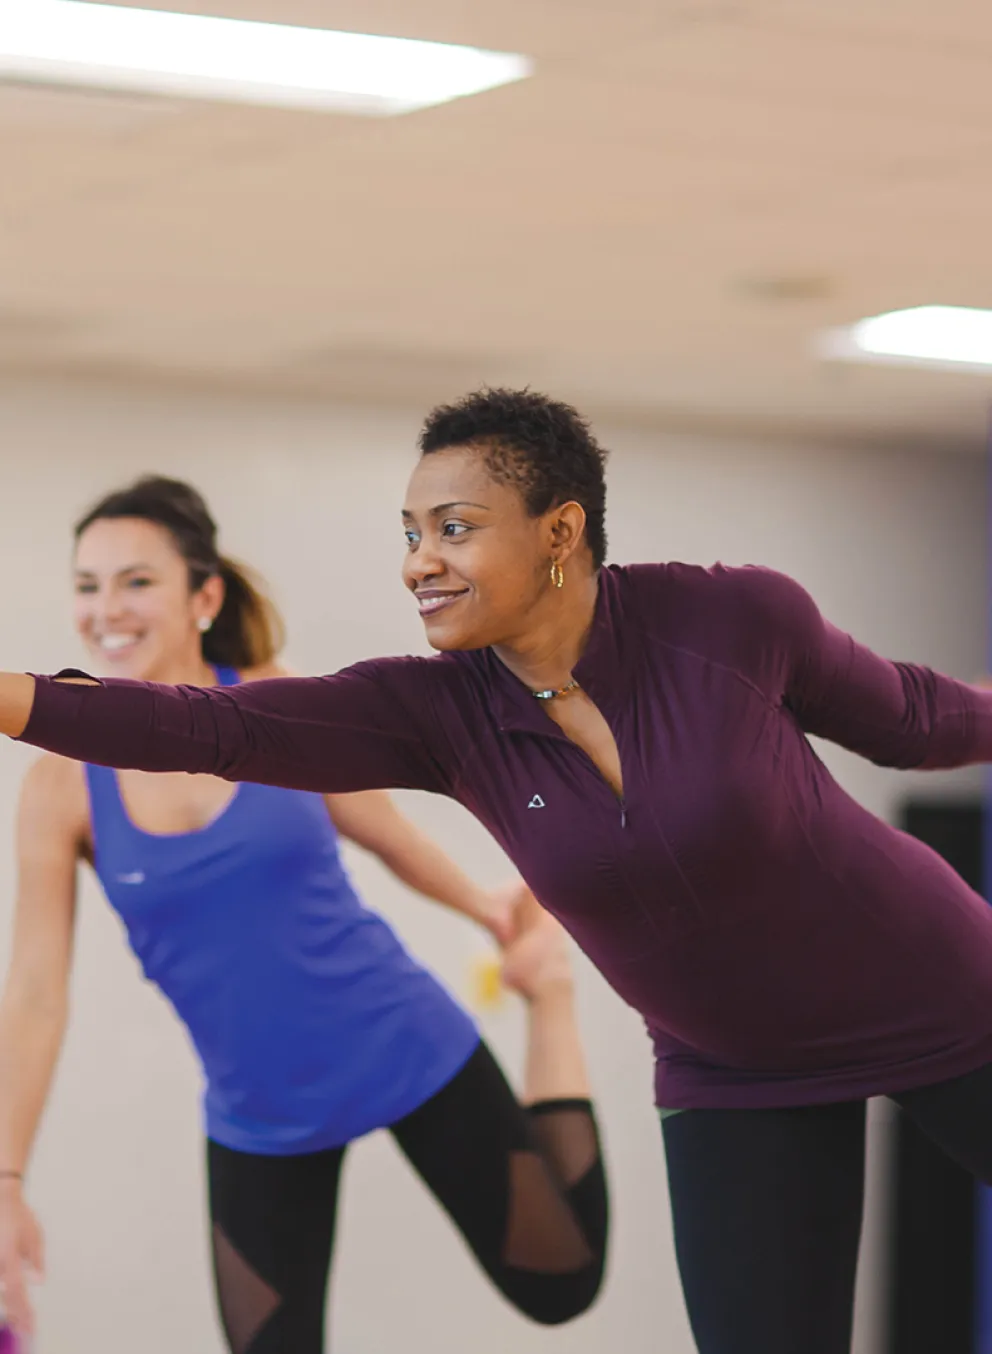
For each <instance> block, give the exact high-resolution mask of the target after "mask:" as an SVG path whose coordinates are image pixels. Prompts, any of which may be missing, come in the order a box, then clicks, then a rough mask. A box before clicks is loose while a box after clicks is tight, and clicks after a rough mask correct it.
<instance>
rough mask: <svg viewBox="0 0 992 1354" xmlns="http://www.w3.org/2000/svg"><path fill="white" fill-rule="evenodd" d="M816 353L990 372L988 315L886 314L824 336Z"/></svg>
mask: <svg viewBox="0 0 992 1354" xmlns="http://www.w3.org/2000/svg"><path fill="white" fill-rule="evenodd" d="M820 350H821V352H822V353H823V354H824V355H825V356H828V357H838V358H844V359H847V360H848V361H860V362H888V363H911V364H916V365H926V366H938V367H967V368H971V369H973V370H979V369H983V368H987V367H992V310H973V309H971V308H970V307H968V306H914V307H912V309H910V310H891V311H888V312H887V313H886V314H884V315H872V316H870V317H869V318H868V319H865V320H859V321H858V322H857V324H852V325H850V326H849V328H847V329H838V330H833V331H832V332H830V333H828V334H826V335H825V336H824V338H823V340H822V342H821V344H820Z"/></svg>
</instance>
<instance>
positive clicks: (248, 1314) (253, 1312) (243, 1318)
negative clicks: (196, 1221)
mask: <svg viewBox="0 0 992 1354" xmlns="http://www.w3.org/2000/svg"><path fill="white" fill-rule="evenodd" d="M213 1240H214V1268H215V1271H216V1275H217V1293H218V1297H219V1300H220V1310H221V1317H222V1319H223V1322H224V1332H225V1334H226V1335H227V1340H228V1344H229V1345H230V1346H231V1350H232V1351H233V1354H248V1350H249V1348H250V1346H251V1344H252V1341H253V1340H254V1339H255V1337H256V1336H257V1335H258V1333H259V1331H261V1329H262V1327H263V1326H264V1325H265V1324H266V1322H268V1321H270V1320H271V1319H272V1317H273V1315H274V1314H275V1313H276V1311H277V1310H278V1309H279V1306H280V1304H281V1302H282V1299H281V1298H280V1296H279V1294H278V1293H277V1292H276V1291H275V1289H274V1288H272V1287H271V1285H269V1284H267V1283H266V1282H265V1280H264V1279H263V1278H262V1277H261V1275H259V1274H257V1273H256V1272H255V1270H253V1269H252V1267H251V1265H249V1263H248V1261H247V1260H246V1259H245V1258H244V1256H243V1255H242V1254H241V1253H240V1252H239V1251H238V1250H237V1249H236V1248H235V1247H234V1246H233V1245H232V1243H231V1242H230V1240H229V1239H228V1238H227V1237H226V1236H225V1234H224V1232H223V1231H222V1230H221V1228H220V1227H219V1226H218V1225H217V1223H214V1229H213Z"/></svg>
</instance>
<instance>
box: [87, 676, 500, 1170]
mask: <svg viewBox="0 0 992 1354" xmlns="http://www.w3.org/2000/svg"><path fill="white" fill-rule="evenodd" d="M217 680H218V682H220V683H221V685H224V686H233V685H234V684H236V683H237V681H238V676H237V673H235V672H233V671H230V670H228V669H218V671H217ZM86 779H87V784H88V788H89V796H90V812H91V818H92V826H93V839H94V845H95V866H96V872H97V875H98V876H99V878H100V882H101V883H102V885H103V888H104V891H105V892H106V894H107V897H108V898H109V900H110V902H111V904H112V906H113V907H114V909H115V910H116V911H117V913H118V914H119V916H120V917H121V920H122V921H123V923H124V926H125V928H126V930H127V935H128V939H129V940H130V943H131V948H132V949H133V950H134V952H135V954H136V955H137V957H138V959H139V960H140V961H141V965H142V967H143V969H144V972H145V976H146V977H147V978H148V979H149V980H150V981H151V982H153V983H155V984H156V986H157V987H159V988H160V990H161V991H162V992H163V993H164V995H165V996H166V997H167V998H168V999H169V1001H170V1002H171V1003H172V1005H173V1007H174V1008H175V1010H176V1013H177V1014H178V1016H179V1018H180V1020H182V1022H183V1023H184V1024H185V1025H186V1027H187V1029H188V1030H189V1033H190V1036H191V1038H192V1040H193V1044H194V1046H195V1048H196V1051H197V1053H198V1054H199V1057H200V1061H201V1063H202V1066H203V1072H204V1077H205V1082H206V1086H205V1093H204V1111H205V1118H206V1128H207V1133H208V1134H209V1136H210V1137H211V1138H213V1139H214V1140H215V1141H216V1142H219V1143H221V1144H222V1145H223V1146H225V1147H230V1148H233V1149H235V1150H237V1151H242V1152H257V1153H263V1154H268V1155H291V1154H293V1153H298V1152H312V1151H318V1150H320V1149H321V1148H324V1147H334V1146H338V1145H340V1144H342V1143H345V1142H348V1141H350V1140H351V1139H352V1138H356V1137H359V1136H360V1135H362V1134H363V1133H368V1132H370V1131H371V1130H372V1129H375V1128H381V1127H384V1126H386V1125H388V1124H391V1123H395V1122H396V1120H397V1119H401V1118H402V1117H403V1116H404V1115H405V1114H409V1113H410V1112H411V1111H412V1110H414V1109H416V1108H417V1107H418V1106H419V1105H422V1104H423V1103H424V1101H425V1100H428V1099H430V1097H431V1096H432V1095H433V1094H434V1093H435V1092H436V1091H438V1090H440V1088H441V1087H442V1086H443V1085H445V1083H446V1082H448V1081H450V1079H451V1078H452V1077H453V1076H454V1075H455V1073H456V1072H457V1071H458V1070H459V1069H460V1068H461V1067H462V1066H463V1065H464V1064H465V1062H466V1061H467V1060H468V1058H469V1057H470V1055H471V1054H472V1052H473V1050H474V1049H475V1047H476V1045H477V1044H478V1040H479V1035H478V1032H477V1030H476V1028H475V1026H474V1024H473V1023H472V1021H471V1019H470V1018H469V1016H468V1015H467V1014H466V1013H465V1011H463V1010H462V1008H461V1007H460V1006H459V1005H458V1004H457V1003H456V1002H455V1001H454V999H453V998H452V997H451V996H450V995H449V994H448V992H447V991H446V990H445V989H444V988H443V987H442V986H441V984H440V983H439V982H438V981H437V980H436V979H435V978H434V977H432V976H431V974H429V973H428V972H427V971H426V970H425V969H423V968H422V967H421V966H420V965H419V964H417V963H415V962H414V960H413V959H412V958H411V957H410V955H409V954H408V953H407V952H406V950H405V949H404V948H403V946H402V945H401V944H400V942H399V940H398V939H397V937H396V936H395V934H394V933H393V931H392V930H391V929H390V927H389V926H388V925H387V924H386V922H385V921H384V920H383V919H382V918H381V917H379V916H377V915H376V914H375V913H374V912H370V911H369V910H368V909H367V908H365V907H364V906H363V905H362V903H361V901H360V899H359V898H358V896H357V894H356V892H355V890H354V887H353V886H352V884H351V881H350V879H349V878H348V874H347V872H346V870H345V868H344V865H343V863H342V860H341V856H340V854H339V851H338V839H337V834H336V832H335V830H334V825H333V823H332V821H331V818H330V816H329V814H328V811H327V805H326V803H325V801H324V800H323V799H322V798H321V796H320V795H316V794H306V793H303V792H300V791H296V790H278V789H272V788H269V787H266V786H262V785H240V786H238V787H237V789H236V791H235V794H234V797H233V799H231V800H230V802H229V803H228V805H227V807H226V808H225V809H223V810H222V812H221V813H219V814H218V815H217V817H216V818H215V819H214V820H213V822H211V823H209V824H208V825H207V826H206V827H204V828H202V829H201V830H199V831H196V832H188V833H180V834H174V835H156V834H151V833H147V832H143V831H141V830H140V829H139V828H137V827H136V826H135V825H134V823H133V822H132V821H131V819H130V818H129V816H128V814H127V812H126V810H125V807H124V802H123V799H122V797H121V793H120V787H119V783H118V780H117V773H116V772H115V771H113V770H111V769H110V768H108V767H103V766H87V767H86Z"/></svg>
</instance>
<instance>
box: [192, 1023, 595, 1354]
mask: <svg viewBox="0 0 992 1354" xmlns="http://www.w3.org/2000/svg"><path fill="white" fill-rule="evenodd" d="M391 1132H392V1133H393V1135H394V1137H395V1138H396V1141H397V1143H398V1144H399V1146H400V1148H401V1149H402V1150H403V1152H404V1153H405V1155H406V1157H407V1159H408V1160H409V1161H410V1163H411V1165H412V1166H413V1167H414V1169H415V1170H416V1171H417V1172H418V1173H419V1175H420V1176H421V1177H422V1179H423V1180H424V1181H425V1183H426V1184H427V1185H428V1186H429V1188H430V1189H431V1190H432V1191H433V1193H434V1195H435V1197H436V1198H437V1199H438V1201H439V1202H440V1204H441V1205H442V1207H444V1208H445V1209H446V1210H447V1212H448V1214H449V1216H450V1217H451V1219H452V1221H453V1222H454V1223H455V1225H456V1226H457V1227H458V1229H459V1230H460V1231H461V1233H462V1236H463V1237H464V1238H465V1240H466V1242H467V1243H468V1245H469V1246H470V1247H471V1249H472V1251H473V1252H474V1254H475V1257H476V1259H477V1260H478V1261H479V1264H480V1265H481V1266H482V1268H483V1269H484V1270H485V1272H486V1273H487V1274H488V1275H489V1277H490V1279H491V1280H492V1281H493V1283H494V1284H495V1285H496V1287H497V1288H498V1289H499V1290H500V1292H501V1293H503V1294H504V1296H505V1297H506V1298H508V1299H509V1301H510V1302H512V1303H513V1305H514V1306H515V1307H517V1308H518V1309H519V1310H520V1311H521V1312H523V1313H525V1314H526V1315H527V1316H529V1317H531V1318H533V1320H535V1321H539V1322H542V1323H545V1324H547V1325H556V1324H558V1323H560V1322H563V1321H568V1320H570V1319H571V1318H572V1317H574V1316H578V1315H579V1314H580V1313H581V1312H584V1311H585V1310H586V1309H587V1308H588V1307H589V1306H590V1305H591V1303H592V1302H593V1300H594V1298H595V1297H596V1294H597V1293H598V1291H599V1287H600V1284H601V1282H602V1277H603V1263H604V1259H605V1254H606V1233H607V1198H606V1179H605V1175H604V1172H603V1165H602V1159H601V1156H600V1147H599V1135H598V1132H597V1128H596V1120H595V1117H594V1115H593V1110H592V1106H591V1104H590V1103H589V1101H588V1100H549V1101H542V1102H541V1103H539V1104H536V1105H531V1106H530V1107H529V1108H528V1109H524V1108H523V1107H522V1106H521V1105H520V1104H519V1103H518V1102H517V1100H516V1097H515V1096H514V1094H513V1092H512V1091H511V1090H510V1088H509V1086H508V1085H507V1083H506V1080H505V1078H504V1077H503V1074H502V1072H501V1071H500V1069H499V1066H498V1065H497V1063H496V1062H495V1060H494V1059H493V1057H492V1054H491V1053H490V1052H489V1050H488V1049H487V1048H486V1046H485V1045H484V1044H480V1045H479V1047H478V1049H477V1050H476V1051H475V1053H473V1055H472V1057H471V1058H470V1059H469V1061H468V1062H467V1063H466V1065H465V1066H464V1067H463V1068H462V1070H461V1071H460V1072H459V1073H458V1074H457V1076H455V1077H454V1078H453V1080H452V1081H450V1082H449V1083H448V1084H447V1085H446V1086H444V1087H443V1088H442V1089H441V1090H440V1091H439V1092H438V1093H437V1095H435V1096H433V1097H432V1098H431V1099H430V1100H428V1101H427V1102H426V1104H424V1105H421V1106H420V1108H419V1109H417V1110H414V1112H413V1113H412V1114H409V1115H407V1117H406V1118H405V1119H401V1120H400V1121H399V1122H398V1123H396V1124H393V1125H392V1128H391ZM344 1154H345V1148H343V1147H336V1148H332V1149H330V1150H328V1151H323V1152H311V1153H307V1154H306V1155H302V1156H289V1157H286V1156H282V1157H272V1156H256V1155H254V1154H250V1153H246V1152H234V1151H231V1150H230V1149H229V1148H226V1147H221V1146H220V1145H219V1144H218V1143H215V1142H210V1143H208V1174H209V1186H210V1213H211V1218H212V1221H213V1246H214V1273H215V1280H216V1286H217V1295H218V1302H219V1306H220V1311H221V1318H222V1321H223V1324H224V1330H225V1333H226V1335H227V1340H228V1345H229V1347H230V1349H231V1351H232V1354H321V1351H322V1350H323V1349H324V1305H325V1298H326V1292H327V1283H328V1275H329V1270H330V1264H331V1256H332V1251H333V1245H334V1223H335V1214H336V1208H337V1196H338V1183H339V1180H340V1175H341V1164H342V1161H343V1159H344Z"/></svg>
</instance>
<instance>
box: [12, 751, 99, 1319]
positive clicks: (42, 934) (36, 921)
mask: <svg viewBox="0 0 992 1354" xmlns="http://www.w3.org/2000/svg"><path fill="white" fill-rule="evenodd" d="M86 816H87V811H86V799H85V791H84V789H83V782H82V777H81V775H80V773H79V767H78V766H74V765H73V764H72V763H69V762H65V761H63V760H62V759H61V758H57V757H44V758H42V759H41V760H40V761H39V762H37V763H36V764H35V766H33V767H32V768H31V770H30V771H29V773H28V775H27V778H26V780H25V783H24V789H23V791H22V795H21V803H20V809H19V813H18V824H17V852H18V887H17V903H16V911H15V921H14V943H13V953H12V957H11V964H10V969H9V972H8V975H7V981H6V985H5V988H4V992H3V997H2V999H0V1171H9V1172H18V1173H23V1171H24V1169H25V1167H26V1165H27V1161H28V1157H29V1155H30V1151H31V1146H32V1144H33V1142H34V1139H35V1135H36V1133H37V1130H38V1124H39V1122H40V1119H41V1115H42V1112H43V1110H44V1107H45V1103H46V1100H47V1098H48V1093H49V1089H50V1086H51V1082H52V1077H53V1074H54V1071H55V1065H56V1062H57V1061H58V1056H59V1051H60V1049H61V1046H62V1039H63V1035H64V1032H65V1025H66V1016H67V1008H68V983H69V970H70V965H71V961H72V938H73V929H74V920H75V909H76V864H77V860H78V858H79V854H80V851H81V849H82V839H83V834H84V833H85V825H86ZM20 1196H21V1183H20V1181H19V1180H17V1179H16V1178H14V1176H9V1177H7V1178H5V1179H4V1180H2V1181H0V1222H2V1224H3V1226H2V1228H0V1278H2V1280H3V1283H4V1286H5V1289H6V1298H7V1305H8V1308H9V1310H10V1313H11V1316H12V1319H15V1321H16V1322H17V1323H18V1324H19V1325H20V1326H22V1327H24V1328H27V1327H28V1326H29V1325H30V1314H29V1310H28V1307H27V1295H26V1293H25V1291H24V1287H23V1268H22V1266H23V1264H24V1262H28V1263H31V1264H33V1265H34V1266H35V1267H36V1268H40V1266H41V1254H40V1250H41V1246H40V1234H39V1233H38V1232H37V1229H36V1227H35V1225H34V1222H33V1219H32V1218H31V1217H30V1215H29V1214H27V1212H26V1210H24V1209H23V1204H22V1200H21V1197H20Z"/></svg>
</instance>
